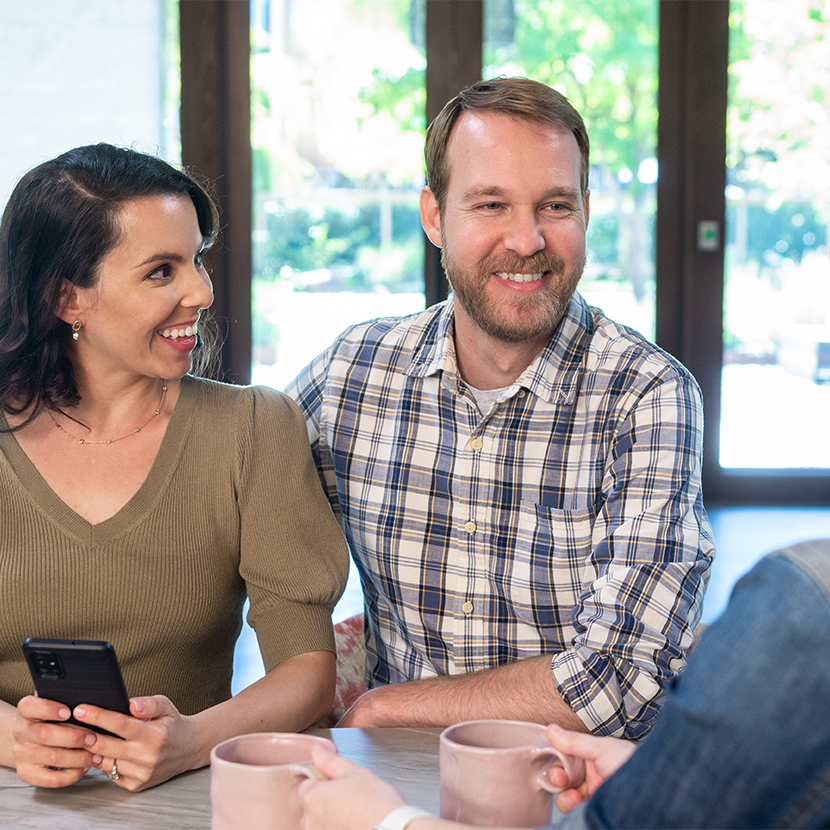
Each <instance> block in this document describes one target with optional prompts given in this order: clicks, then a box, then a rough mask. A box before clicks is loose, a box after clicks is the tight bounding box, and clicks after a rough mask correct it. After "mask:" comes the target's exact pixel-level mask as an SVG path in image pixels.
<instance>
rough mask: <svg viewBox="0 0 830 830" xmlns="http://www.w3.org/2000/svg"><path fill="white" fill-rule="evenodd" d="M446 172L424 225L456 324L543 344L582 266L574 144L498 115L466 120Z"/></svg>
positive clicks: (583, 219)
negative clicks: (441, 196)
mask: <svg viewBox="0 0 830 830" xmlns="http://www.w3.org/2000/svg"><path fill="white" fill-rule="evenodd" d="M447 162H448V169H449V188H448V190H447V197H446V203H445V205H444V207H443V210H442V211H441V212H440V216H439V215H438V207H437V204H436V203H435V198H434V196H432V193H431V191H429V190H425V191H424V195H423V196H422V211H423V212H422V216H423V217H424V228H425V230H426V231H427V234H428V235H429V237H430V239H431V240H432V241H433V242H434V243H435V244H436V245H440V246H441V247H442V252H441V255H442V262H443V264H444V269H445V271H446V272H447V276H448V278H449V281H450V284H451V286H452V289H453V293H454V295H455V297H456V299H457V301H458V303H459V304H460V305H461V312H460V313H459V312H458V311H457V314H459V317H461V318H463V317H464V316H466V317H468V318H469V319H470V321H471V322H472V323H473V325H475V326H477V327H478V328H479V329H481V330H482V331H483V332H485V333H486V334H487V335H489V336H490V337H492V338H495V339H497V340H500V341H505V342H520V341H528V340H535V339H545V340H546V339H548V338H549V337H550V336H551V335H552V334H553V332H554V331H555V330H556V327H557V326H558V325H559V322H560V321H561V319H562V315H563V314H564V313H565V310H566V309H567V307H568V303H569V302H570V299H571V297H572V296H573V292H574V290H575V289H576V285H577V283H578V282H579V278H580V277H581V276H582V270H583V268H584V266H585V232H586V229H587V226H588V200H587V195H586V196H583V194H582V192H581V188H580V181H581V176H580V171H581V157H580V153H579V147H578V146H577V143H576V139H575V138H574V136H573V135H572V134H571V133H570V132H569V131H567V130H564V129H563V130H558V129H554V128H552V127H548V126H545V125H542V124H539V123H536V122H531V121H527V120H519V119H513V118H510V117H509V116H507V115H504V114H501V113H495V112H481V113H477V112H465V113H464V114H463V115H462V116H461V118H460V119H459V120H458V122H457V123H456V125H455V128H454V130H453V132H452V135H451V136H450V142H449V146H448V148H447ZM464 313H466V314H464Z"/></svg>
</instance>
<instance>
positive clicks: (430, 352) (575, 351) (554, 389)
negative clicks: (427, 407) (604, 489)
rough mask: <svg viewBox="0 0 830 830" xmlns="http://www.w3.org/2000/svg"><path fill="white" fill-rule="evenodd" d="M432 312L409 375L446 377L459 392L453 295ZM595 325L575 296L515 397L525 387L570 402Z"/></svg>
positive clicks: (516, 387) (555, 400)
mask: <svg viewBox="0 0 830 830" xmlns="http://www.w3.org/2000/svg"><path fill="white" fill-rule="evenodd" d="M433 308H434V309H435V312H436V313H435V315H434V316H433V318H432V320H431V322H430V323H429V325H427V327H426V328H425V330H424V336H423V337H422V338H421V341H420V343H419V344H418V346H417V348H416V349H415V351H414V354H413V357H412V362H411V363H410V365H409V367H408V368H407V370H406V374H407V375H409V376H411V377H429V376H430V375H436V374H438V373H443V375H444V381H445V383H446V382H449V383H450V385H451V386H453V387H455V388H457V387H458V384H459V383H460V382H461V378H460V376H459V374H458V363H457V361H456V356H455V341H454V339H453V336H452V335H453V320H454V318H455V315H454V306H453V299H452V297H450V298H449V299H448V300H445V301H444V302H443V303H439V304H438V305H437V306H434V307H433ZM594 327H595V322H594V314H593V311H592V309H591V307H590V306H589V305H588V304H587V303H586V302H585V300H584V299H583V297H582V296H581V295H580V294H579V293H578V292H574V295H573V297H572V298H571V301H570V303H569V304H568V308H567V310H566V311H565V316H564V317H563V318H562V322H561V323H560V324H559V327H558V328H557V329H556V332H555V333H554V335H553V337H551V339H550V340H549V341H548V342H547V344H546V345H545V348H544V349H542V351H541V352H540V353H539V354H538V355H536V357H535V358H534V359H533V362H532V363H531V364H530V366H528V367H527V369H525V370H524V372H522V374H521V375H519V377H518V378H517V379H516V382H515V383H514V384H513V387H512V391H513V392H514V393H515V392H516V391H518V390H519V389H520V388H524V389H527V390H529V391H530V392H532V393H533V394H535V395H537V396H539V397H540V398H542V399H544V400H546V401H549V402H550V403H555V404H561V405H564V404H569V403H571V402H572V401H573V399H574V397H575V395H576V390H577V387H578V383H579V377H580V374H581V370H582V365H583V357H584V354H585V349H586V348H587V344H588V341H589V340H590V338H591V335H592V334H593V331H594Z"/></svg>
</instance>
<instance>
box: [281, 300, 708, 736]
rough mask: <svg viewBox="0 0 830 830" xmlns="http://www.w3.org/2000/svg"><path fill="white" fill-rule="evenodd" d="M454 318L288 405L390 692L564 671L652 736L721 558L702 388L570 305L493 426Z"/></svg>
mask: <svg viewBox="0 0 830 830" xmlns="http://www.w3.org/2000/svg"><path fill="white" fill-rule="evenodd" d="M452 332H453V301H452V299H450V300H449V301H447V302H446V303H442V304H439V305H437V306H434V307H432V308H430V309H427V310H426V311H424V312H421V313H419V314H415V315H412V316H410V317H405V318H387V319H380V320H373V321H369V322H368V323H364V324H361V325H358V326H353V327H352V328H350V329H348V330H347V331H346V332H345V333H344V334H342V335H341V336H340V337H339V338H338V339H337V340H336V341H335V343H334V344H333V345H332V346H331V348H329V349H328V350H327V351H326V352H324V353H323V354H322V355H320V356H319V357H318V358H317V359H316V360H314V361H313V362H312V363H311V364H310V365H309V366H308V367H307V368H306V369H305V370H304V371H303V372H302V373H301V374H300V376H299V377H298V378H297V379H296V380H295V381H294V383H293V384H292V385H291V386H290V388H289V389H288V392H289V393H290V394H291V395H292V396H293V397H294V398H295V399H296V400H297V402H298V403H299V405H300V408H301V409H302V410H303V412H304V413H305V415H306V419H307V422H308V430H309V437H310V440H311V444H312V449H313V452H314V456H315V459H316V461H317V464H318V468H319V470H320V475H321V478H322V480H323V483H324V486H325V488H326V490H327V492H328V496H329V499H330V501H331V504H332V507H333V509H334V511H335V514H336V515H337V516H338V518H339V519H340V521H341V524H342V526H343V529H344V532H345V533H346V536H347V538H348V541H349V544H350V546H351V549H352V553H353V556H354V559H355V562H356V564H357V567H358V570H359V572H360V577H361V580H362V583H363V590H364V594H365V602H366V615H367V649H368V661H367V680H368V683H369V685H370V686H377V685H380V684H385V683H395V682H399V681H405V680H412V679H416V678H420V677H429V676H434V675H436V674H438V675H445V674H459V673H463V672H470V671H476V670H479V669H485V668H489V667H492V666H495V665H499V664H502V663H507V662H511V661H514V660H520V659H522V658H525V657H530V656H534V655H538V654H542V653H545V654H550V655H551V658H552V674H553V680H554V682H555V684H556V688H557V689H558V691H559V693H560V694H561V695H562V697H563V698H564V700H565V701H566V702H567V703H568V704H569V705H570V706H571V708H572V709H573V710H574V711H575V712H576V713H577V714H578V715H579V716H580V717H581V718H582V720H583V721H584V722H585V724H586V725H587V726H588V727H589V728H590V729H591V730H592V731H593V732H595V733H599V734H606V735H617V736H626V737H630V738H637V737H640V736H642V735H644V734H645V732H646V731H647V730H648V728H649V726H650V724H651V720H652V718H653V717H654V715H655V714H656V713H657V711H658V709H659V706H660V702H661V697H662V691H661V689H662V686H663V684H664V683H665V682H666V681H667V680H669V679H670V678H671V677H672V676H673V675H674V674H675V673H676V672H677V671H678V670H679V669H680V668H681V667H682V666H683V663H684V655H685V649H686V648H687V647H688V645H689V643H690V642H691V637H692V630H693V628H694V626H695V624H696V623H697V621H698V619H699V617H700V612H701V609H702V604H703V595H704V591H705V586H706V583H707V581H708V572H709V567H710V565H711V561H712V557H713V555H714V547H713V544H712V539H711V532H710V528H709V524H708V520H707V518H706V514H705V511H704V509H703V505H702V499H701V490H700V468H701V446H702V429H703V427H702V410H701V400H700V392H699V389H698V386H697V384H696V383H695V381H694V379H693V378H692V377H691V375H690V374H689V372H688V371H687V370H686V369H685V368H684V367H683V366H681V365H680V364H679V363H678V362H677V361H675V360H674V359H673V358H671V357H670V356H669V355H667V354H665V353H664V352H662V351H661V350H659V349H658V348H657V347H656V346H654V344H652V343H650V342H648V341H647V340H645V339H644V338H643V337H641V336H640V335H639V334H637V333H636V332H634V331H632V330H630V329H628V328H625V327H623V326H619V325H617V324H615V323H613V322H612V321H610V320H608V319H607V318H606V317H605V316H603V314H602V312H601V311H599V310H598V309H595V308H592V307H590V306H588V305H587V304H586V303H585V301H584V300H583V299H582V297H581V296H579V294H576V295H575V296H574V298H573V300H572V301H571V304H570V307H569V309H568V312H567V314H566V315H565V318H564V319H563V321H562V324H561V325H560V327H559V329H558V330H557V332H556V334H555V335H554V336H553V338H552V339H551V340H550V341H549V343H548V344H547V346H546V347H545V349H544V350H543V351H542V353H541V354H539V355H538V356H537V357H536V359H535V360H534V361H533V362H532V363H531V365H530V366H529V367H528V368H527V369H526V370H525V371H524V372H523V373H522V375H521V376H520V377H519V378H518V379H517V380H516V382H515V383H514V384H513V385H512V386H510V387H509V388H508V389H506V390H505V391H504V393H503V394H502V395H501V396H500V397H499V398H498V400H497V401H496V403H494V404H493V406H492V407H491V408H490V411H489V412H487V413H485V414H484V415H483V416H482V415H481V414H480V413H479V411H478V409H477V407H476V404H475V402H474V399H473V397H472V395H471V393H470V391H469V389H468V388H467V387H466V385H465V383H464V381H463V380H462V379H461V377H460V375H459V373H458V367H457V363H456V357H455V347H454V342H453V336H452Z"/></svg>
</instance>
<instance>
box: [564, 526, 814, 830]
mask: <svg viewBox="0 0 830 830" xmlns="http://www.w3.org/2000/svg"><path fill="white" fill-rule="evenodd" d="M554 826H556V827H558V828H568V827H570V828H576V827H580V826H581V827H583V828H584V827H588V828H685V829H688V828H722V829H723V828H767V827H830V540H828V541H821V542H807V543H805V544H802V545H796V546H794V547H792V548H786V549H784V550H781V551H777V552H776V553H774V554H770V556H768V557H766V558H764V559H762V560H761V561H760V562H759V563H758V564H757V565H756V566H755V567H754V568H753V569H752V570H751V571H750V572H749V573H748V574H747V575H746V576H745V577H743V578H742V579H741V580H740V582H739V583H738V584H737V585H736V586H735V590H734V591H733V593H732V596H731V598H730V600H729V605H728V606H727V608H726V611H724V613H723V615H722V616H721V617H720V618H719V619H718V620H717V622H715V623H714V624H713V625H712V626H710V627H709V628H708V629H707V630H706V631H705V633H704V634H703V636H702V638H701V640H700V643H699V644H698V645H697V646H696V647H695V649H694V650H693V652H692V654H691V655H690V657H689V663H688V665H687V667H686V669H685V671H684V672H683V673H682V674H681V675H680V676H679V677H678V678H677V679H676V680H675V681H674V683H673V684H672V686H671V687H670V689H669V690H668V696H667V701H666V703H665V705H664V707H663V710H662V711H661V712H660V715H659V716H658V718H657V722H656V723H655V725H654V728H653V729H652V730H651V732H650V734H649V735H648V737H647V738H646V739H645V740H644V741H643V743H642V745H641V746H640V747H639V749H638V750H637V752H635V753H634V755H633V756H632V758H631V760H630V761H628V763H626V764H625V765H624V766H623V767H621V768H620V769H619V770H618V771H617V773H616V774H614V775H613V776H612V777H611V778H609V779H608V781H606V782H605V783H604V784H603V785H602V787H600V788H599V790H597V792H596V793H595V794H594V797H593V798H592V799H591V800H590V801H589V802H588V803H587V804H586V805H582V807H581V808H580V809H578V810H577V811H574V813H572V814H570V815H568V816H563V817H561V818H560V821H559V822H554Z"/></svg>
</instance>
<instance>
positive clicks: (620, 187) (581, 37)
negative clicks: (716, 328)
mask: <svg viewBox="0 0 830 830" xmlns="http://www.w3.org/2000/svg"><path fill="white" fill-rule="evenodd" d="M658 5H659V4H658V0H632V2H627V3H608V2H607V0H523V2H513V0H484V52H483V57H484V60H483V63H484V70H483V74H484V77H485V78H492V77H496V76H498V75H521V76H525V77H528V78H533V79H535V80H538V81H542V82H543V83H546V84H549V85H550V86H552V87H554V88H555V89H557V90H559V91H560V92H561V93H562V94H563V95H565V96H567V98H568V99H569V100H570V101H571V103H572V104H573V105H574V106H575V107H576V109H577V110H578V111H579V112H580V114H581V115H582V117H583V118H584V119H585V124H586V126H587V128H588V134H589V136H590V139H591V174H590V189H591V221H590V223H589V226H588V262H587V265H586V268H585V274H584V276H583V278H582V281H581V282H580V285H579V291H580V293H581V294H582V295H583V296H584V297H585V299H586V300H587V301H588V302H589V303H591V304H592V305H596V306H599V307H600V308H602V309H603V310H604V311H605V313H606V314H607V315H608V316H609V317H611V318H612V319H613V320H615V321H617V322H619V323H624V324H626V325H629V326H633V327H634V328H636V329H638V330H639V331H640V332H642V334H644V335H645V336H646V337H649V338H651V339H653V338H654V313H655V312H654V273H655V269H654V220H655V206H656V182H657V159H656V156H657V63H658V42H659V37H658Z"/></svg>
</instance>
